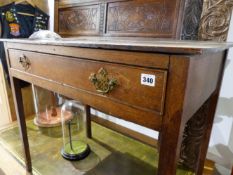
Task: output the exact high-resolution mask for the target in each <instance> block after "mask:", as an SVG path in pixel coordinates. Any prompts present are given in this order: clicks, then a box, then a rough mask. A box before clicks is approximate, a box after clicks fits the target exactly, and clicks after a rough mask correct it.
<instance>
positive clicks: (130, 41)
mask: <svg viewBox="0 0 233 175" xmlns="http://www.w3.org/2000/svg"><path fill="white" fill-rule="evenodd" d="M0 41H7V42H11V43H24V44H42V45H59V46H71V47H84V48H101V49H114V50H131V51H146V52H160V53H175V54H188V55H192V54H203V53H205V52H218V51H223V50H226V49H228V48H230V47H233V43H229V42H228V43H227V42H212V41H187V40H186V41H184V40H170V39H158V38H135V37H76V38H62V39H57V40H54V39H41V40H30V39H1V40H0Z"/></svg>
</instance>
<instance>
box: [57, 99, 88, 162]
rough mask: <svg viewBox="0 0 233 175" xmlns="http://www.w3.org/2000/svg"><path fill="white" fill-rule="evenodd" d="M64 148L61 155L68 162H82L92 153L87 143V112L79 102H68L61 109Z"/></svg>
mask: <svg viewBox="0 0 233 175" xmlns="http://www.w3.org/2000/svg"><path fill="white" fill-rule="evenodd" d="M61 121H62V133H63V148H62V150H61V154H62V156H63V157H64V158H65V159H68V160H82V159H84V158H85V157H87V156H88V155H89V153H90V151H91V150H90V147H89V145H88V144H87V143H86V135H85V131H86V112H85V109H84V106H83V105H82V104H81V103H79V102H77V101H73V100H72V101H67V102H65V103H64V105H63V106H62V109H61Z"/></svg>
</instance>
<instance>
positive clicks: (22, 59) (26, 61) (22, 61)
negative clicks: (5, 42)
mask: <svg viewBox="0 0 233 175" xmlns="http://www.w3.org/2000/svg"><path fill="white" fill-rule="evenodd" d="M19 63H20V64H21V65H22V67H23V68H24V70H28V69H29V68H30V66H31V63H30V60H29V59H28V58H27V57H26V56H25V55H21V56H20V57H19Z"/></svg>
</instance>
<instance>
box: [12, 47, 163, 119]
mask: <svg viewBox="0 0 233 175" xmlns="http://www.w3.org/2000/svg"><path fill="white" fill-rule="evenodd" d="M8 52H9V59H10V67H11V68H12V69H14V70H19V71H23V72H27V73H28V74H32V75H36V76H37V77H43V78H45V79H48V80H49V81H56V82H58V83H62V84H64V85H68V86H71V87H74V88H77V89H79V90H82V91H85V92H87V93H91V94H94V95H98V96H103V97H106V98H109V99H111V100H113V101H115V102H119V103H124V104H127V105H128V106H131V107H134V108H139V109H144V110H147V111H151V112H155V113H157V114H159V115H162V114H163V108H164V99H165V90H166V81H167V71H166V70H160V69H151V68H143V67H137V66H128V65H122V64H115V63H107V62H101V61H93V60H88V59H80V58H72V57H65V56H56V55H49V54H43V53H36V52H29V51H21V50H14V49H9V50H8ZM119 59H120V58H119ZM70 77H73V78H70ZM74 77H75V78H74Z"/></svg>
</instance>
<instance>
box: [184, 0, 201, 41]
mask: <svg viewBox="0 0 233 175" xmlns="http://www.w3.org/2000/svg"><path fill="white" fill-rule="evenodd" d="M202 7H203V0H186V2H185V15H184V21H183V30H182V36H181V39H183V40H197V39H198V29H199V24H200V19H201V14H202Z"/></svg>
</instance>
